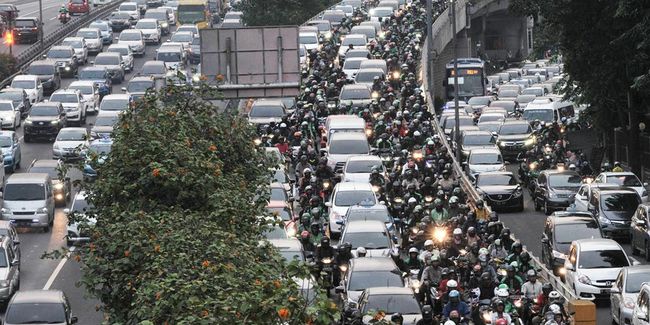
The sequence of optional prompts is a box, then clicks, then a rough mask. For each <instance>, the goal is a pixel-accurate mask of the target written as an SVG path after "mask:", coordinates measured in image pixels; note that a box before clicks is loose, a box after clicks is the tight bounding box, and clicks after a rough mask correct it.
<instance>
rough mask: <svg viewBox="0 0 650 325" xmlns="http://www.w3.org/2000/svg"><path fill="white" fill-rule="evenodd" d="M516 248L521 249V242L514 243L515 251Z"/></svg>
mask: <svg viewBox="0 0 650 325" xmlns="http://www.w3.org/2000/svg"><path fill="white" fill-rule="evenodd" d="M515 249H519V250H521V249H522V245H521V242H515V243H514V244H512V250H513V251H514V250H515Z"/></svg>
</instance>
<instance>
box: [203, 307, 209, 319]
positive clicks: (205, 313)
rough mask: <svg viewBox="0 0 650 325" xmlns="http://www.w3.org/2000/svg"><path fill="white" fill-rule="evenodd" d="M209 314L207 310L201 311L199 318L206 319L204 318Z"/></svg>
mask: <svg viewBox="0 0 650 325" xmlns="http://www.w3.org/2000/svg"><path fill="white" fill-rule="evenodd" d="M209 314H210V313H208V311H207V310H205V309H203V311H202V312H201V317H203V318H206V317H208V315H209Z"/></svg>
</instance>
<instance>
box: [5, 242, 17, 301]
mask: <svg viewBox="0 0 650 325" xmlns="http://www.w3.org/2000/svg"><path fill="white" fill-rule="evenodd" d="M14 247H18V246H15V245H14V241H13V239H12V238H11V237H9V236H7V235H2V236H0V301H2V302H7V301H9V299H11V297H12V296H13V295H14V293H16V291H18V288H20V254H19V253H17V252H16V251H15V250H14Z"/></svg>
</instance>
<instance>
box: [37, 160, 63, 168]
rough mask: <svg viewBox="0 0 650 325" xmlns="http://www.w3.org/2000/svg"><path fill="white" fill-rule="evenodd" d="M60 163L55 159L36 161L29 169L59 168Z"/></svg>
mask: <svg viewBox="0 0 650 325" xmlns="http://www.w3.org/2000/svg"><path fill="white" fill-rule="evenodd" d="M59 165H61V162H60V161H58V160H56V159H37V160H34V162H32V166H31V167H59Z"/></svg>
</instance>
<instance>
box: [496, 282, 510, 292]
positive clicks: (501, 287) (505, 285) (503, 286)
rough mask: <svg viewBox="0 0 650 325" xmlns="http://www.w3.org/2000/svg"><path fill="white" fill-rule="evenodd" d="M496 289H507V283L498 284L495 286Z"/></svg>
mask: <svg viewBox="0 0 650 325" xmlns="http://www.w3.org/2000/svg"><path fill="white" fill-rule="evenodd" d="M497 289H506V290H508V285H507V284H505V283H501V284H499V286H498V287H497Z"/></svg>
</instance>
